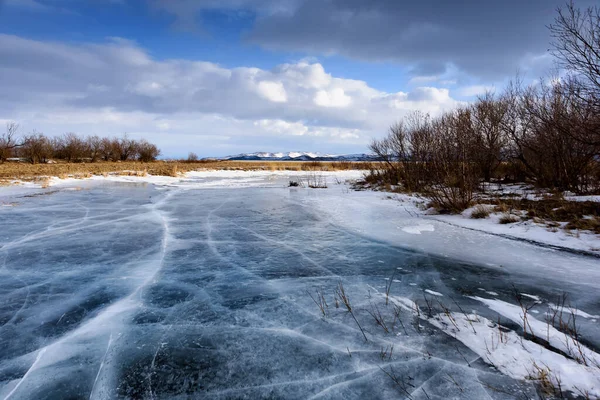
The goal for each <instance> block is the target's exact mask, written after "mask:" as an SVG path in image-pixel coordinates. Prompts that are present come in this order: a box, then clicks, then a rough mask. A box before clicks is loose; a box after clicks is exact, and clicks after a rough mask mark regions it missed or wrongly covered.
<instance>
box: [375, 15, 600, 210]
mask: <svg viewBox="0 0 600 400" xmlns="http://www.w3.org/2000/svg"><path fill="white" fill-rule="evenodd" d="M557 12H558V17H557V18H556V19H555V23H554V24H552V25H550V27H549V29H550V32H551V34H552V37H553V40H554V42H553V43H552V45H553V48H554V51H553V54H554V55H555V56H556V58H557V61H558V62H559V63H560V65H561V66H562V67H565V70H566V71H567V73H566V74H564V75H563V76H562V77H560V78H554V79H548V80H542V81H541V82H538V83H536V84H532V85H529V86H525V85H523V84H522V82H520V81H519V79H517V80H516V81H513V82H512V83H511V84H510V85H508V87H507V88H506V89H505V90H504V91H503V92H501V93H499V94H496V93H493V92H487V93H485V94H484V95H482V96H480V97H479V98H478V99H477V100H476V101H475V102H473V103H472V104H469V105H464V106H461V107H458V108H457V109H455V110H452V111H449V112H446V113H444V114H442V115H441V116H439V117H435V118H432V117H430V116H429V115H427V114H423V113H419V112H415V113H413V114H411V115H409V116H408V117H406V118H404V119H403V120H402V121H400V122H399V123H397V124H394V125H393V126H392V127H391V128H390V131H389V134H388V135H387V137H385V138H383V139H381V140H374V141H373V142H372V143H371V145H370V149H371V150H372V151H373V152H374V153H376V154H377V155H378V156H379V157H380V158H381V159H383V160H384V168H382V169H377V170H374V171H372V173H371V179H373V180H375V181H379V182H381V183H387V184H393V185H400V186H402V188H403V189H405V190H407V191H414V192H422V193H425V194H427V195H428V196H430V198H431V199H432V200H433V202H434V204H436V206H437V207H438V208H440V209H445V210H447V211H452V212H457V211H461V210H463V209H465V208H467V207H468V206H469V205H470V204H471V202H472V200H473V198H474V194H475V193H476V192H477V191H480V190H484V189H485V186H486V185H485V183H486V182H491V181H501V182H524V181H529V182H532V183H534V184H536V185H537V186H539V187H544V188H549V189H556V190H561V191H567V190H568V191H572V192H575V193H580V194H584V193H598V192H599V191H600V10H599V9H598V7H592V8H588V9H587V10H583V11H582V10H579V9H577V8H575V6H574V5H573V3H569V4H567V6H566V7H565V8H563V9H558V10H557Z"/></svg>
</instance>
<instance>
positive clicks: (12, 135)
mask: <svg viewBox="0 0 600 400" xmlns="http://www.w3.org/2000/svg"><path fill="white" fill-rule="evenodd" d="M18 132H19V125H18V124H17V123H15V122H8V123H7V124H6V131H5V132H4V133H3V134H2V135H1V136H0V163H3V162H4V161H6V159H7V158H9V157H11V156H12V153H13V150H14V149H15V148H17V147H18V146H19V144H18V143H17V134H18Z"/></svg>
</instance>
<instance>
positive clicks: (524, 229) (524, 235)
mask: <svg viewBox="0 0 600 400" xmlns="http://www.w3.org/2000/svg"><path fill="white" fill-rule="evenodd" d="M473 210H474V208H469V209H466V210H465V211H463V213H462V214H458V215H436V216H435V217H431V218H434V219H436V220H438V221H443V222H446V223H449V224H454V225H458V226H461V227H464V228H468V229H474V230H478V231H481V232H487V233H493V234H496V235H504V236H508V237H513V238H517V239H524V240H531V241H535V242H538V243H542V244H546V245H550V246H558V247H565V248H569V249H574V250H583V251H589V252H594V253H597V254H600V238H599V237H598V235H596V234H593V233H591V232H586V231H572V232H571V233H569V232H566V231H564V230H562V229H553V230H552V229H550V228H548V227H547V226H545V225H543V224H537V223H535V222H534V221H532V220H527V221H519V222H515V223H512V224H500V222H499V221H500V218H501V216H502V214H501V213H494V214H490V216H489V217H488V218H482V219H473V218H471V213H472V212H473Z"/></svg>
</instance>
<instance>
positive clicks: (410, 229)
mask: <svg viewBox="0 0 600 400" xmlns="http://www.w3.org/2000/svg"><path fill="white" fill-rule="evenodd" d="M402 230H403V231H404V232H406V233H410V234H411V235H420V234H421V232H434V231H435V228H434V227H433V225H430V224H423V225H417V226H405V227H403V228H402Z"/></svg>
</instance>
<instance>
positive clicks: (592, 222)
mask: <svg viewBox="0 0 600 400" xmlns="http://www.w3.org/2000/svg"><path fill="white" fill-rule="evenodd" d="M494 210H495V211H496V212H503V213H506V214H510V213H511V212H512V211H513V210H519V211H524V215H523V216H522V218H523V219H531V220H534V221H536V222H541V223H546V225H548V227H550V228H558V227H559V226H560V225H559V224H557V222H566V225H565V226H564V229H566V230H586V231H591V232H594V233H597V234H600V203H598V202H594V201H567V200H565V199H564V198H562V197H560V196H554V197H548V198H544V199H537V200H528V199H514V200H506V199H504V200H502V201H498V204H497V205H496V207H495V209H494Z"/></svg>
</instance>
